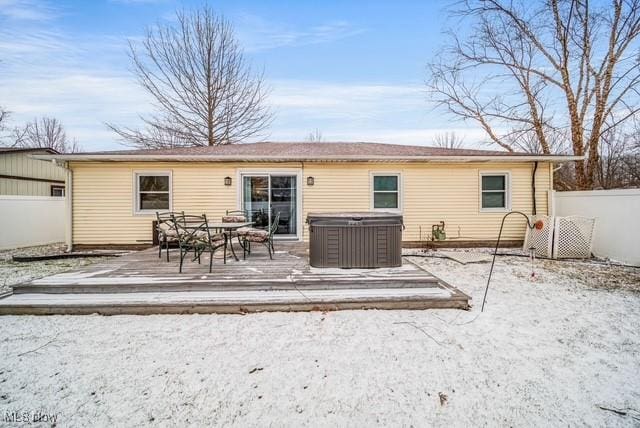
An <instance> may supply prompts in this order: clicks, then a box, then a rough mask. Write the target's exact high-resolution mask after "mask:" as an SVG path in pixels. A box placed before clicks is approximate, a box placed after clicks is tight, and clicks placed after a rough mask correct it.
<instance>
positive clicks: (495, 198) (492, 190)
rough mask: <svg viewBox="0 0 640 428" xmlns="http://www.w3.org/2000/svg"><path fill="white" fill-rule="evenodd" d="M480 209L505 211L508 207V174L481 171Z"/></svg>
mask: <svg viewBox="0 0 640 428" xmlns="http://www.w3.org/2000/svg"><path fill="white" fill-rule="evenodd" d="M480 180H481V202H480V203H481V209H482V210H483V211H506V210H508V209H509V202H510V201H509V174H506V173H482V174H480Z"/></svg>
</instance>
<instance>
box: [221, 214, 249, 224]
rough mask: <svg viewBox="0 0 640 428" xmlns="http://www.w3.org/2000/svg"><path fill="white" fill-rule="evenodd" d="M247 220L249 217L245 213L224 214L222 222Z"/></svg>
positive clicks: (242, 221)
mask: <svg viewBox="0 0 640 428" xmlns="http://www.w3.org/2000/svg"><path fill="white" fill-rule="evenodd" d="M245 221H247V218H246V217H245V216H243V215H223V216H222V222H223V223H244V222H245Z"/></svg>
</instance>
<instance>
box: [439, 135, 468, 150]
mask: <svg viewBox="0 0 640 428" xmlns="http://www.w3.org/2000/svg"><path fill="white" fill-rule="evenodd" d="M433 144H434V145H435V146H436V147H442V148H443V149H461V148H462V147H464V138H463V137H460V136H458V135H457V134H456V133H455V132H453V131H452V132H443V133H439V134H436V135H435V136H434V137H433Z"/></svg>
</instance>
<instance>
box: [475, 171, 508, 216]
mask: <svg viewBox="0 0 640 428" xmlns="http://www.w3.org/2000/svg"><path fill="white" fill-rule="evenodd" d="M496 175H502V176H504V186H505V189H504V193H505V195H504V204H505V206H504V208H483V207H482V194H483V190H482V177H484V176H496ZM479 177H480V178H479V180H478V194H479V198H478V199H479V200H478V206H479V208H480V212H481V213H506V212H509V211H511V172H509V171H480V175H479Z"/></svg>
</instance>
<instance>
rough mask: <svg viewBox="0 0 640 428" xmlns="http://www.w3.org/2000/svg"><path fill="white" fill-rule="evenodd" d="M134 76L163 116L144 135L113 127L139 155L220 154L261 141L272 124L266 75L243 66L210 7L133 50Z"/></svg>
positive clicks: (150, 121) (157, 31)
mask: <svg viewBox="0 0 640 428" xmlns="http://www.w3.org/2000/svg"><path fill="white" fill-rule="evenodd" d="M129 48H130V49H129V50H130V57H131V60H132V63H133V70H134V73H135V74H136V76H137V78H138V82H139V83H140V85H141V86H142V87H143V88H144V89H145V90H146V91H147V92H148V93H149V94H150V95H151V97H152V98H153V100H154V102H155V106H156V107H157V108H158V111H159V114H158V115H153V116H149V117H142V118H141V119H142V121H143V123H144V124H145V129H143V130H136V129H131V128H121V127H118V126H116V125H113V124H109V125H108V126H109V127H110V128H111V129H113V130H114V131H115V132H117V133H118V134H119V135H120V137H121V138H123V139H124V140H125V141H126V142H128V143H130V144H132V145H134V146H138V147H150V148H154V147H167V146H187V145H196V146H206V145H209V146H214V145H219V144H231V143H237V142H240V141H243V140H245V139H248V138H251V137H257V136H259V135H261V133H262V132H263V131H264V130H265V129H266V128H267V127H268V125H269V124H270V122H271V113H270V112H269V110H268V108H267V106H266V104H265V97H266V89H265V87H264V83H263V75H262V74H256V73H254V72H253V71H252V69H251V67H250V66H249V65H248V64H247V62H246V61H245V59H244V55H243V52H242V50H241V49H240V47H239V45H238V42H237V40H236V38H235V36H234V33H233V29H232V27H231V24H230V23H229V22H228V21H227V20H225V19H224V17H222V16H220V15H217V14H216V13H214V12H213V10H212V9H211V8H209V7H207V6H205V7H203V8H201V9H199V10H197V11H193V12H177V23H176V25H175V26H171V25H164V24H158V26H157V27H155V28H151V29H148V30H147V32H146V35H145V37H144V39H143V40H142V42H141V43H140V44H139V45H138V44H134V43H133V42H130V43H129Z"/></svg>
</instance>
